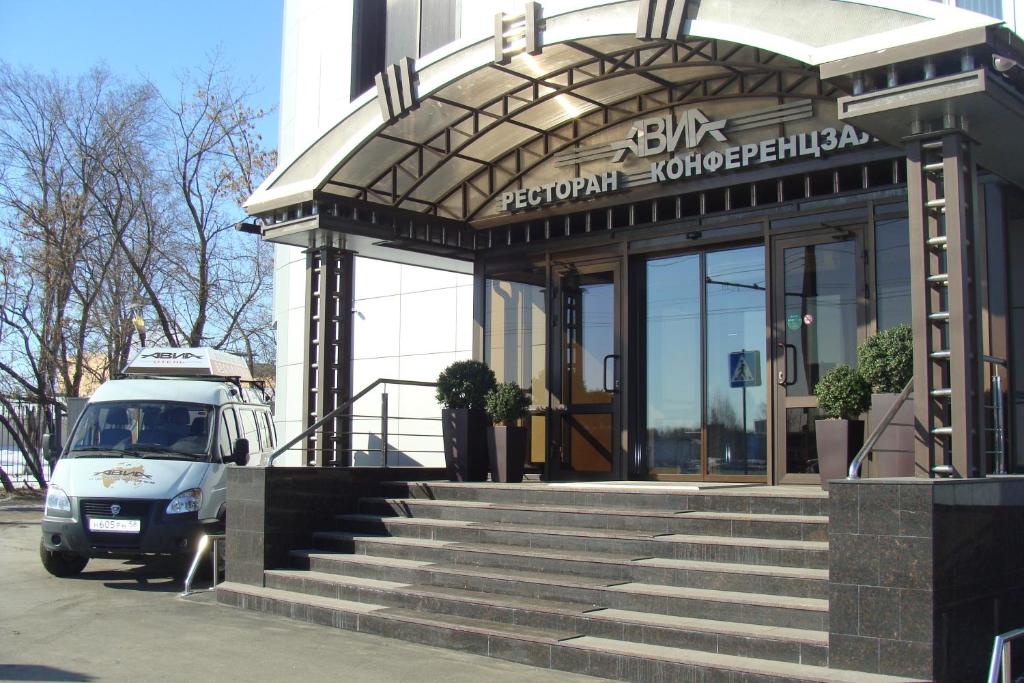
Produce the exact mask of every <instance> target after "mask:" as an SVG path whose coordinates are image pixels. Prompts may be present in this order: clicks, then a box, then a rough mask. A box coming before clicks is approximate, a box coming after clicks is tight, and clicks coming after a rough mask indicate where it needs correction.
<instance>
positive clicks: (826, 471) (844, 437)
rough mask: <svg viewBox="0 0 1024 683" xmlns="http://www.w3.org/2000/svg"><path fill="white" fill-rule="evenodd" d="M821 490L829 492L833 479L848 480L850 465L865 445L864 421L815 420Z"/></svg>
mask: <svg viewBox="0 0 1024 683" xmlns="http://www.w3.org/2000/svg"><path fill="white" fill-rule="evenodd" d="M814 438H815V441H816V444H817V446H818V472H819V476H820V477H821V488H823V489H825V490H826V491H827V490H828V482H829V481H830V480H832V479H846V475H847V472H848V470H849V468H850V463H851V462H853V458H854V457H855V456H856V455H857V451H859V450H860V447H861V446H863V445H864V421H863V420H815V421H814Z"/></svg>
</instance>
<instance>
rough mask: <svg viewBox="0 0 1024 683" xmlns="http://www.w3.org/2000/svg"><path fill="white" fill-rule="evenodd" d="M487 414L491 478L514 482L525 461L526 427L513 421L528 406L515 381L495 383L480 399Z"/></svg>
mask: <svg viewBox="0 0 1024 683" xmlns="http://www.w3.org/2000/svg"><path fill="white" fill-rule="evenodd" d="M484 407H485V409H486V410H487V416H488V417H489V418H491V422H493V423H494V426H491V427H488V428H487V452H488V455H489V456H490V464H491V481H500V482H508V483H518V482H521V481H522V480H523V469H524V467H525V464H526V427H520V426H519V425H518V424H517V423H518V422H519V420H521V419H522V418H523V416H524V415H526V410H527V408H529V407H530V397H529V396H528V395H527V394H526V392H525V391H523V390H522V388H521V387H520V386H519V385H518V384H516V383H515V382H505V383H502V384H499V385H498V386H497V387H495V389H494V390H493V391H491V392H490V393H488V394H487V396H486V397H485V399H484Z"/></svg>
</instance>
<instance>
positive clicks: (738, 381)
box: [729, 351, 761, 388]
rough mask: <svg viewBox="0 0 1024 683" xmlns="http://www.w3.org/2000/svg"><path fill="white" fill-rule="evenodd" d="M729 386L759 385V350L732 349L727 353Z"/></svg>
mask: <svg viewBox="0 0 1024 683" xmlns="http://www.w3.org/2000/svg"><path fill="white" fill-rule="evenodd" d="M729 386H731V387H733V388H739V387H759V386H761V352H760V351H733V352H732V353H730V354H729Z"/></svg>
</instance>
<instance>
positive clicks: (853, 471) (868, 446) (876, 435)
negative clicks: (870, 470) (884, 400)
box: [846, 378, 914, 479]
mask: <svg viewBox="0 0 1024 683" xmlns="http://www.w3.org/2000/svg"><path fill="white" fill-rule="evenodd" d="M913 390H914V380H913V378H911V380H910V381H909V382H907V386H905V387H903V391H902V393H900V395H899V396H898V397H897V398H896V401H895V402H894V403H893V404H892V405H891V406H889V410H887V411H885V415H883V416H882V419H881V420H880V421H879V423H878V424H877V425H876V426H875V428H874V429H873V430H872V431H871V435H870V436H868V438H867V440H866V441H865V442H864V445H863V446H862V447H861V449H860V450H859V451H857V455H856V457H854V459H853V462H851V463H850V469H849V470H848V471H847V474H846V478H847V479H860V466H861V463H863V462H864V458H866V457H868V453H870V452H871V450H872V449H873V448H874V447H875V444H876V443H878V440H879V439H880V438H882V432H884V431H885V430H886V429H887V428H888V427H889V424H890V423H891V422H892V421H893V418H895V417H896V413H898V412H899V411H900V408H902V407H903V404H904V403H906V401H907V398H908V397H909V396H910V393H911V392H912V391H913Z"/></svg>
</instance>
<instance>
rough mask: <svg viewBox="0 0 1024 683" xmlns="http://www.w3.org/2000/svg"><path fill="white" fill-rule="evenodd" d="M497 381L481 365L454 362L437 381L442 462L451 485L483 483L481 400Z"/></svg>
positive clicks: (484, 444)
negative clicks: (442, 446) (440, 408)
mask: <svg viewBox="0 0 1024 683" xmlns="http://www.w3.org/2000/svg"><path fill="white" fill-rule="evenodd" d="M496 385H497V380H496V379H495V377H494V372H493V371H492V370H491V369H490V368H489V367H487V365H486V364H485V363H481V362H480V361H476V360H460V361H455V362H454V363H452V364H451V365H449V366H448V367H447V368H445V369H444V370H443V371H442V372H441V374H440V375H439V376H438V378H437V401H438V403H440V404H441V406H442V410H441V434H442V437H443V440H444V462H445V467H446V468H447V470H448V477H449V479H451V480H452V481H484V480H486V479H487V415H486V414H485V413H484V397H485V396H487V392H489V391H491V390H493V389H494V387H495V386H496Z"/></svg>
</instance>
